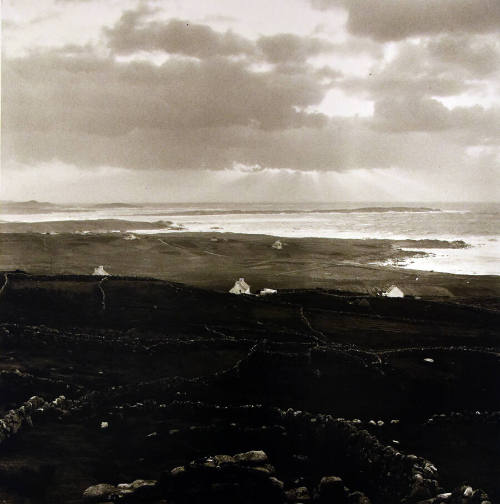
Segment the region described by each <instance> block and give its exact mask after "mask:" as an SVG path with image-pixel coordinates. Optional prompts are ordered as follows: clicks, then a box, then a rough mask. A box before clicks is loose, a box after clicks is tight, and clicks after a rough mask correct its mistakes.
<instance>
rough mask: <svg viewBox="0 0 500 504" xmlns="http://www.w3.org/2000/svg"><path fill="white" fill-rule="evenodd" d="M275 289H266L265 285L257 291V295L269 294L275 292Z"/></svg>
mask: <svg viewBox="0 0 500 504" xmlns="http://www.w3.org/2000/svg"><path fill="white" fill-rule="evenodd" d="M277 292H278V291H277V290H276V289H268V288H267V287H266V288H264V289H262V290H261V291H260V292H259V296H269V294H277Z"/></svg>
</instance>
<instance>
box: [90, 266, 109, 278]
mask: <svg viewBox="0 0 500 504" xmlns="http://www.w3.org/2000/svg"><path fill="white" fill-rule="evenodd" d="M92 275H95V276H111V275H110V274H109V273H108V272H107V271H106V270H105V269H104V266H98V267H97V268H95V269H94V273H92Z"/></svg>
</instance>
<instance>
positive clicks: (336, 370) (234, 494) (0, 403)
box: [0, 273, 500, 504]
mask: <svg viewBox="0 0 500 504" xmlns="http://www.w3.org/2000/svg"><path fill="white" fill-rule="evenodd" d="M3 276H4V282H3V287H2V290H1V292H0V350H1V352H0V417H1V418H2V420H0V454H1V457H0V502H9V503H11V502H12V503H75V504H76V503H83V502H144V503H146V502H150V503H174V504H175V503H207V502H214V503H215V502H217V503H219V502H221V503H238V502H241V503H255V502H263V503H286V502H295V503H298V502H304V503H306V502H319V503H333V504H335V503H356V504H368V503H370V502H371V503H373V504H378V503H380V504H392V503H402V502H404V503H408V504H411V503H426V504H430V503H434V504H437V503H456V504H458V503H460V504H465V503H471V504H476V503H477V504H486V503H488V502H490V503H492V502H497V501H498V500H499V498H500V486H499V480H498V474H499V470H500V457H499V448H498V447H499V446H500V397H499V394H498V390H499V385H500V359H499V353H498V352H499V346H500V344H499V339H498V327H499V321H500V315H499V313H498V311H495V310H493V309H486V308H480V307H478V306H467V305H466V304H463V302H462V303H461V304H453V303H450V302H436V301H428V300H424V299H420V300H416V299H406V298H403V299H387V298H377V297H370V296H365V295H349V294H348V293H345V292H344V293H340V292H336V291H327V290H323V289H316V290H310V291H304V290H301V291H283V292H280V293H279V294H278V295H273V296H266V297H260V298H259V297H248V296H234V295H230V294H223V293H217V292H211V291H206V290H202V289H196V288H191V287H186V286H184V285H181V284H174V283H170V282H164V281H158V280H151V279H150V280H147V279H132V278H115V277H111V278H107V279H104V278H96V277H82V276H58V277H49V276H31V275H27V274H23V273H8V274H5V275H3Z"/></svg>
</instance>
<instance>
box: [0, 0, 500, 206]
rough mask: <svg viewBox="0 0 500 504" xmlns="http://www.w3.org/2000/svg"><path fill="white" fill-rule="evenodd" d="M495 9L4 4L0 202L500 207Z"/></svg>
mask: <svg viewBox="0 0 500 504" xmlns="http://www.w3.org/2000/svg"><path fill="white" fill-rule="evenodd" d="M499 26H500V1H498V0H379V1H377V2H374V1H368V0H253V1H252V2H248V1H247V0H37V1H36V2H33V0H3V2H2V132H1V133H2V169H1V178H0V199H10V200H30V199H37V200H40V201H52V202H61V203H62V202H112V201H125V202H162V201H165V202H205V201H207V202H209V201H230V202H238V201H241V202H263V201H283V202H285V201H286V202H288V201H289V202H300V201H388V202H390V201H394V202H404V201H497V200H498V199H499V196H500V189H499V184H498V182H497V181H498V178H499V175H500V37H499V36H498V27H499Z"/></svg>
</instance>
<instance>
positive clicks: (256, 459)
mask: <svg viewBox="0 0 500 504" xmlns="http://www.w3.org/2000/svg"><path fill="white" fill-rule="evenodd" d="M234 460H236V462H240V463H241V464H244V465H255V466H258V465H262V464H265V463H266V462H267V455H266V453H265V452H263V451H262V450H252V451H248V452H245V453H237V454H236V455H235V456H234Z"/></svg>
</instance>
